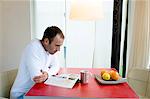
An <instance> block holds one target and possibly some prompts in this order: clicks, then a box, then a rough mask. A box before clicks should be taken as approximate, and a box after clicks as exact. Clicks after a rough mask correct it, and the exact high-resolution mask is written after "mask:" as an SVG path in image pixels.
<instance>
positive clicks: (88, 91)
mask: <svg viewBox="0 0 150 99" xmlns="http://www.w3.org/2000/svg"><path fill="white" fill-rule="evenodd" d="M101 69H104V68H67V73H80V70H89V71H90V72H91V73H92V74H100V70H101ZM63 70H64V69H63V68H62V69H61V70H60V72H59V74H61V73H62V72H63ZM24 98H25V99H98V98H137V99H138V98H139V96H138V95H137V94H136V93H135V92H134V91H133V90H132V88H131V87H130V86H129V85H128V83H127V82H126V83H122V84H117V85H103V84H100V83H98V82H97V81H96V79H95V78H94V77H93V78H92V77H91V78H90V79H89V83H88V84H81V83H79V82H77V83H76V84H75V86H74V87H73V88H72V89H67V88H61V87H56V86H51V85H46V84H44V83H40V84H35V85H34V86H33V87H32V88H31V89H30V90H29V91H28V92H27V93H26V95H25V97H24Z"/></svg>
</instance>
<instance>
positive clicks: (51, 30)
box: [42, 26, 64, 43]
mask: <svg viewBox="0 0 150 99" xmlns="http://www.w3.org/2000/svg"><path fill="white" fill-rule="evenodd" d="M57 34H59V35H60V37H61V38H63V39H64V35H63V33H62V31H61V30H60V29H59V28H58V27H57V26H51V27H47V28H46V30H45V31H44V35H43V38H42V41H44V39H45V38H48V40H49V42H50V43H51V42H52V41H53V39H54V37H55V36H56V35H57Z"/></svg>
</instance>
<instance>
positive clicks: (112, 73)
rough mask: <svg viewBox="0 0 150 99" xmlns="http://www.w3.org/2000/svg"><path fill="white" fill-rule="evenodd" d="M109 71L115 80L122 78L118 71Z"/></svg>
mask: <svg viewBox="0 0 150 99" xmlns="http://www.w3.org/2000/svg"><path fill="white" fill-rule="evenodd" d="M109 73H110V76H111V79H113V80H118V79H119V78H120V76H119V73H118V72H117V71H111V72H109Z"/></svg>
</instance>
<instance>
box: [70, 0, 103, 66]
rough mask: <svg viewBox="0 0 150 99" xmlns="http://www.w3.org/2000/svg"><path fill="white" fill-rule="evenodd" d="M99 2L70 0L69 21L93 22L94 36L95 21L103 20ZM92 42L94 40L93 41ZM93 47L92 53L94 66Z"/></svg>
mask: <svg viewBox="0 0 150 99" xmlns="http://www.w3.org/2000/svg"><path fill="white" fill-rule="evenodd" d="M103 17H104V14H103V10H102V2H101V0H72V2H71V10H70V16H69V19H71V20H78V21H93V22H94V23H95V24H94V26H95V28H94V34H95V36H96V20H100V19H103ZM95 38H96V37H95ZM94 42H96V40H95V39H94ZM94 55H95V47H94V52H93V62H92V67H93V64H94Z"/></svg>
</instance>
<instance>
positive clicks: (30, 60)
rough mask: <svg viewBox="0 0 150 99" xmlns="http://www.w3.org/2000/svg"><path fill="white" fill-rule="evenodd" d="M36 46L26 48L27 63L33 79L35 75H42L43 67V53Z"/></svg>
mask: <svg viewBox="0 0 150 99" xmlns="http://www.w3.org/2000/svg"><path fill="white" fill-rule="evenodd" d="M41 54H42V53H41V52H40V51H39V50H38V49H37V48H36V47H33V46H32V47H29V48H28V49H27V50H26V65H27V69H28V71H29V73H30V77H31V80H33V78H34V77H35V76H39V75H41V74H42V73H41V69H42V67H43V65H44V64H43V58H44V57H43V55H41Z"/></svg>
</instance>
